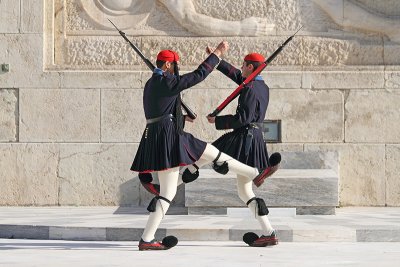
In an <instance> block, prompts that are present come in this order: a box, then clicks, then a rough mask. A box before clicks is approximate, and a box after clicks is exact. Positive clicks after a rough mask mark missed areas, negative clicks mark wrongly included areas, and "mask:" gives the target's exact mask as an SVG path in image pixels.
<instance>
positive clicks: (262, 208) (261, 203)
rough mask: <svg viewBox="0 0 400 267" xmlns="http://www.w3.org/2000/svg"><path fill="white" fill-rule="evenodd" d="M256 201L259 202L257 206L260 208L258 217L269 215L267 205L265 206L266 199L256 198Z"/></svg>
mask: <svg viewBox="0 0 400 267" xmlns="http://www.w3.org/2000/svg"><path fill="white" fill-rule="evenodd" d="M256 201H257V206H258V215H259V216H264V215H268V213H269V210H268V208H267V205H265V201H264V199H262V198H256Z"/></svg>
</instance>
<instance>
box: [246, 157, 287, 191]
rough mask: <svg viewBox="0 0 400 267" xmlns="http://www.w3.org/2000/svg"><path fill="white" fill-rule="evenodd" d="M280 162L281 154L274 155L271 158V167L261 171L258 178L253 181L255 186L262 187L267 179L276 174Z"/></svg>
mask: <svg viewBox="0 0 400 267" xmlns="http://www.w3.org/2000/svg"><path fill="white" fill-rule="evenodd" d="M280 162H281V154H279V153H274V154H272V155H271V157H270V158H269V164H270V166H269V167H267V168H265V169H261V170H260V173H259V174H258V175H257V176H256V178H254V179H253V183H254V184H255V186H257V187H260V186H261V185H262V184H263V183H264V181H265V179H267V178H268V177H270V176H271V175H272V174H274V173H275V172H276V171H277V170H278V169H279V163H280Z"/></svg>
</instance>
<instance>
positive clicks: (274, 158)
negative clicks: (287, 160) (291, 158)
mask: <svg viewBox="0 0 400 267" xmlns="http://www.w3.org/2000/svg"><path fill="white" fill-rule="evenodd" d="M281 159H282V157H281V154H280V153H278V152H275V153H273V154H272V155H271V156H270V157H269V164H270V166H276V165H278V164H279V163H280V162H281Z"/></svg>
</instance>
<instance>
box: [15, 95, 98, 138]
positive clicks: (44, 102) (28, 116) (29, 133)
mask: <svg viewBox="0 0 400 267" xmlns="http://www.w3.org/2000/svg"><path fill="white" fill-rule="evenodd" d="M20 108H21V110H20V120H21V125H20V141H21V142H99V141H100V90H74V89H68V90H66V89H62V90H58V89H55V90H53V89H49V90H48V89H37V90H33V89H21V90H20Z"/></svg>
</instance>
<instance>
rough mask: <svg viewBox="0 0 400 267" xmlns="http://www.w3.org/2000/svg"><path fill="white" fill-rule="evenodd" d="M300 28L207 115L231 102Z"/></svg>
mask: <svg viewBox="0 0 400 267" xmlns="http://www.w3.org/2000/svg"><path fill="white" fill-rule="evenodd" d="M301 28H303V26H301V27H300V29H298V30H297V31H296V32H295V33H294V34H293V35H292V36H290V37H289V38H288V39H287V40H286V41H285V42H284V43H283V44H281V45H280V46H279V48H278V49H277V50H276V51H275V52H274V53H272V55H271V56H269V57H268V58H267V60H266V61H265V62H263V63H262V64H261V65H260V66H258V68H257V69H256V70H255V71H253V73H252V74H250V75H249V77H247V78H246V79H245V80H244V82H243V83H242V84H240V85H239V87H238V88H236V89H235V91H233V92H232V93H231V94H230V95H229V96H228V97H227V98H226V99H225V100H224V102H222V103H221V104H220V105H219V106H218V107H217V108H216V109H215V110H214V111H213V112H212V113H210V114H209V115H208V116H211V117H215V116H217V115H218V114H219V113H220V112H221V111H222V110H223V109H224V108H225V107H226V106H227V105H228V104H229V103H231V102H232V101H233V100H234V99H235V98H236V97H237V96H238V95H239V93H240V91H242V89H243V88H244V87H245V86H246V84H248V83H249V82H251V81H252V80H253V79H254V78H255V77H256V76H257V75H258V74H260V73H261V71H263V70H264V69H265V67H267V65H269V63H271V61H272V60H274V59H275V57H276V56H277V55H278V54H279V53H280V52H281V51H282V49H283V48H284V47H285V46H286V45H287V44H288V43H289V42H290V41H291V40H292V39H293V37H294V36H295V35H296V34H297V33H298V32H299V31H300V30H301Z"/></svg>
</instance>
